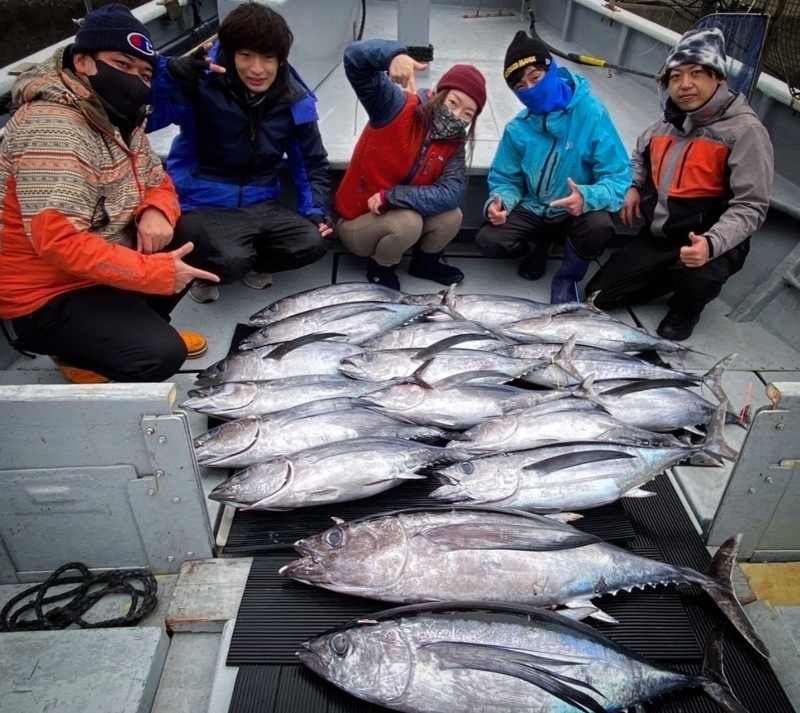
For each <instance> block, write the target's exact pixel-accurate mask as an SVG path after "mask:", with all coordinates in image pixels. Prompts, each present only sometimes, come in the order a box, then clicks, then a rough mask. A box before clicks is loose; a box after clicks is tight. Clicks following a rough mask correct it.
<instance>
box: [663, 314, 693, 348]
mask: <svg viewBox="0 0 800 713" xmlns="http://www.w3.org/2000/svg"><path fill="white" fill-rule="evenodd" d="M699 321H700V312H697V313H694V314H681V313H680V312H677V311H676V310H674V309H672V308H670V309H669V311H668V312H667V314H666V315H665V317H664V319H662V320H661V322H660V323H659V325H658V327H656V334H658V336H659V337H663V338H664V339H669V340H670V341H673V342H682V341H683V340H684V339H688V338H689V337H691V336H692V332H693V331H694V328H695V327H696V326H697V323H698V322H699Z"/></svg>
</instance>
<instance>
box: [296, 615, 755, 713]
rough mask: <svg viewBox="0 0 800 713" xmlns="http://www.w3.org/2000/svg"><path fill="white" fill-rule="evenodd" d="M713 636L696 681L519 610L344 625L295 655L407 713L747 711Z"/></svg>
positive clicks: (585, 630)
mask: <svg viewBox="0 0 800 713" xmlns="http://www.w3.org/2000/svg"><path fill="white" fill-rule="evenodd" d="M721 651H722V641H721V634H720V635H716V636H715V638H714V639H712V642H711V645H710V646H709V653H708V654H707V657H706V667H705V670H704V671H703V673H702V674H701V675H696V674H686V673H680V672H677V671H674V670H671V669H667V668H663V667H661V666H659V665H657V664H655V663H651V662H649V661H648V660H647V659H645V658H643V657H641V656H639V655H638V654H635V653H634V652H632V651H629V650H627V649H625V648H624V647H622V646H620V645H619V644H617V643H615V642H613V641H611V640H610V639H608V638H607V637H605V636H603V635H602V634H600V633H599V632H598V631H595V630H594V629H592V628H591V627H590V626H587V625H586V624H582V623H581V622H576V621H571V620H569V619H567V618H566V617H563V616H561V615H559V614H554V613H553V612H548V611H544V610H541V609H534V608H532V607H523V606H521V605H516V606H514V605H510V604H508V605H501V606H492V605H491V604H483V603H479V602H473V603H471V604H465V605H461V606H459V605H456V604H452V603H447V604H438V605H436V604H433V605H432V604H425V605H420V604H417V605H413V606H410V607H400V608H398V609H391V610H388V611H384V612H380V613H378V614H374V615H372V616H370V617H369V618H366V619H359V620H356V621H351V622H349V623H347V624H345V625H344V626H343V627H341V628H339V629H337V630H336V631H333V632H329V633H326V634H323V635H321V636H319V637H317V638H315V639H311V640H310V641H307V642H305V643H304V644H303V648H302V649H301V650H300V651H298V652H297V655H298V657H299V658H300V660H301V661H302V662H303V663H304V664H305V665H306V666H308V667H309V668H310V669H311V670H312V671H314V672H315V673H317V674H318V675H320V676H322V677H323V678H325V679H327V680H328V681H331V682H332V683H334V684H335V685H337V686H338V687H339V688H342V689H344V690H345V691H347V692H349V693H351V694H353V695H354V696H358V697H359V698H362V699H364V700H366V701H370V702H372V703H377V704H380V705H382V706H387V707H388V708H392V709H394V710H398V711H406V713H532V712H534V711H535V712H536V713H575V712H576V711H582V712H583V713H603V712H604V711H616V712H619V711H626V710H628V709H631V710H632V709H633V708H634V707H636V709H637V710H640V708H639V706H638V704H639V703H644V702H645V701H648V700H650V699H653V698H657V697H659V696H663V695H664V694H666V693H669V692H670V691H675V690H679V689H682V688H698V687H699V688H702V689H703V691H705V693H706V694H707V695H708V696H709V697H711V698H712V699H713V700H714V701H716V702H717V703H718V704H719V705H720V706H721V707H722V710H724V711H727V712H728V713H747V709H746V708H745V707H744V706H742V704H741V703H739V701H738V700H737V699H736V698H735V697H734V695H733V693H732V692H731V690H730V687H729V686H728V684H727V682H726V680H725V678H724V677H723V675H722V654H721Z"/></svg>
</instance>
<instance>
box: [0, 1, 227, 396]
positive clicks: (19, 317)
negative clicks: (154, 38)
mask: <svg viewBox="0 0 800 713" xmlns="http://www.w3.org/2000/svg"><path fill="white" fill-rule="evenodd" d="M155 68H156V54H155V51H154V50H153V46H152V43H151V41H150V36H149V33H148V31H147V29H146V28H145V26H144V25H143V24H142V23H141V22H139V21H138V20H137V19H136V18H135V17H134V16H133V14H132V13H131V12H130V10H128V8H126V7H124V6H122V5H118V4H112V5H106V6H104V7H102V8H99V9H98V10H96V11H95V12H93V13H92V14H90V15H89V16H88V17H87V19H86V21H85V24H84V25H83V27H82V28H81V29H80V31H79V32H78V33H77V35H76V37H75V42H74V43H73V44H71V45H68V46H67V47H64V48H60V49H58V50H57V51H56V52H55V54H54V55H53V57H51V58H50V59H49V60H47V61H45V62H43V63H41V64H39V65H37V66H36V67H34V68H32V69H30V70H29V71H27V72H25V73H23V74H22V75H20V77H19V79H18V80H17V82H16V83H15V85H14V88H13V90H12V101H13V103H14V105H15V106H17V107H18V109H17V111H16V112H15V114H14V115H13V117H12V118H11V120H10V121H9V123H8V124H7V126H6V130H5V136H4V139H3V143H2V145H0V317H2V318H3V319H6V320H10V321H11V324H12V326H13V329H14V331H15V332H16V335H17V340H16V343H15V346H17V347H19V348H22V349H26V350H29V351H32V352H36V353H39V354H49V355H51V356H52V357H53V358H54V359H55V360H56V361H57V363H59V362H63V363H68V364H70V365H73V366H74V367H77V368H79V369H85V370H90V371H91V372H95V373H96V374H98V375H100V377H102V378H103V379H113V380H115V381H162V380H164V379H166V378H169V377H170V376H172V375H173V374H174V373H175V372H176V371H177V370H178V369H179V368H180V367H181V365H182V364H183V362H184V360H185V358H186V357H187V352H188V348H187V341H186V340H184V339H183V338H182V336H181V335H179V333H178V332H177V331H176V330H175V329H173V328H172V327H171V326H170V325H169V313H170V311H171V310H172V308H173V307H174V306H175V305H176V304H177V302H178V301H179V299H180V297H181V296H182V295H183V294H184V292H185V291H186V290H187V289H188V288H189V285H190V284H191V283H192V281H193V280H194V279H196V278H200V279H204V280H210V281H216V280H217V278H216V276H215V275H213V274H212V273H210V272H206V271H205V270H203V269H200V268H201V267H202V265H203V260H204V251H205V246H202V245H193V244H192V243H190V242H186V241H185V240H182V239H181V237H180V230H177V231H176V224H177V222H178V219H179V216H180V207H179V204H178V198H177V195H176V193H175V189H174V187H173V185H172V181H171V180H170V178H169V176H168V175H167V174H166V173H165V171H164V169H163V168H162V166H161V162H160V161H159V158H158V156H157V155H156V154H155V152H154V151H153V149H152V148H151V147H150V145H149V143H148V140H147V138H146V136H145V134H144V130H143V124H144V119H145V116H146V104H147V101H148V99H149V97H150V85H151V82H152V79H153V73H154V71H155ZM195 336H199V335H195ZM200 340H201V341H202V338H200ZM195 341H197V340H196V339H195Z"/></svg>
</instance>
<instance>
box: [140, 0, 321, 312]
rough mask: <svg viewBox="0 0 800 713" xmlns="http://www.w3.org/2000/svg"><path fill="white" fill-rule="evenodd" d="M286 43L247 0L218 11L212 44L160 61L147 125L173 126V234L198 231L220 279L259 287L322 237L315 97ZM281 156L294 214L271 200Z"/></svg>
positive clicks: (209, 291) (272, 21) (286, 33)
mask: <svg viewBox="0 0 800 713" xmlns="http://www.w3.org/2000/svg"><path fill="white" fill-rule="evenodd" d="M292 41H293V37H292V33H291V30H290V29H289V27H288V26H287V24H286V21H285V20H284V19H283V17H281V16H280V15H279V14H278V13H276V12H275V11H274V10H272V9H270V8H268V7H266V6H264V5H260V4H249V3H248V4H243V5H239V6H238V7H236V8H235V9H234V10H233V11H232V12H231V13H230V14H228V15H227V17H226V18H225V20H224V21H223V23H222V25H221V26H220V29H219V34H218V40H217V42H215V43H208V44H206V45H205V46H204V47H202V48H200V49H199V50H198V52H196V53H192V54H191V55H189V56H186V57H172V58H170V57H161V58H160V59H159V68H158V72H157V75H156V79H155V81H154V83H153V113H152V115H151V117H150V120H149V122H148V131H155V130H157V129H160V128H163V127H165V126H168V125H169V124H177V125H178V126H180V133H179V134H178V135H177V136H176V137H175V139H174V140H173V143H172V147H171V149H170V152H169V156H168V158H167V171H168V173H169V174H170V176H171V177H172V180H173V182H174V183H175V188H176V189H177V191H178V196H179V197H180V202H181V209H182V210H183V212H184V215H183V218H182V223H181V226H182V230H184V231H187V232H188V233H189V234H190V235H189V239H192V238H191V234H192V233H194V232H197V233H200V234H202V235H204V236H206V237H207V242H208V244H209V245H210V254H209V264H210V267H209V269H210V270H212V271H213V272H214V273H215V274H217V275H219V277H220V280H221V282H223V283H226V282H233V281H235V280H239V279H241V280H243V281H244V283H245V284H246V285H248V286H249V287H253V288H255V289H262V288H264V287H266V286H268V285H269V284H271V275H270V273H271V272H278V271H281V270H291V269H295V268H299V267H302V266H304V265H307V264H309V263H312V262H315V261H316V260H319V259H320V258H322V257H323V255H324V254H325V253H326V251H327V246H328V240H327V238H329V237H330V236H331V234H332V222H333V221H332V219H331V218H330V217H328V216H329V213H330V192H331V183H330V166H329V163H328V155H327V152H326V151H325V147H324V146H323V143H322V138H321V136H320V132H319V128H318V126H317V118H318V117H317V109H316V97H315V96H314V94H313V93H312V91H311V90H310V89H309V88H308V87H307V86H306V85H305V84H304V83H303V80H302V79H301V78H300V76H299V75H298V74H297V72H296V71H295V70H294V68H293V67H292V66H291V65H290V64H289V62H288V56H289V50H290V48H291V45H292ZM203 55H206V56H205V57H204V56H203ZM287 162H288V167H289V170H290V173H291V176H292V180H293V182H294V185H295V189H296V193H297V210H296V211H295V210H293V209H291V208H289V207H288V206H287V205H284V203H282V202H281V201H280V200H279V199H280V197H281V193H282V187H281V182H280V179H279V171H278V169H279V166H282V165H285V163H287ZM189 294H190V296H191V297H192V298H193V299H195V300H196V301H197V302H213V301H214V300H216V299H218V297H219V291H218V289H217V287H216V286H215V285H213V284H210V283H205V282H201V281H197V282H195V284H194V285H193V286H192V288H191V290H190V292H189Z"/></svg>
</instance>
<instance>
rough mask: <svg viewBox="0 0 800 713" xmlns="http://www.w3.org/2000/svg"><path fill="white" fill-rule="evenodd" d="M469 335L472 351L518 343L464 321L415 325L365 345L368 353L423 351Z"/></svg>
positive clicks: (397, 329) (384, 334) (442, 321)
mask: <svg viewBox="0 0 800 713" xmlns="http://www.w3.org/2000/svg"><path fill="white" fill-rule="evenodd" d="M461 335H469V340H468V341H469V348H470V349H496V348H498V347H501V346H503V345H512V344H516V342H515V341H514V340H513V339H509V338H508V337H504V336H503V335H502V334H498V333H497V332H493V331H492V330H490V329H487V328H486V327H484V326H482V325H481V324H478V323H476V322H469V321H466V320H463V319H442V320H437V321H430V322H414V323H412V324H405V325H403V326H402V327H397V328H396V329H390V330H389V331H387V332H384V333H383V334H380V335H378V336H377V337H373V338H372V339H369V340H367V341H366V342H362V344H361V346H362V347H364V350H365V351H370V352H374V351H380V350H382V349H424V348H425V347H431V346H433V345H434V344H436V343H438V342H441V341H442V340H443V339H448V338H449V337H457V336H461Z"/></svg>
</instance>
